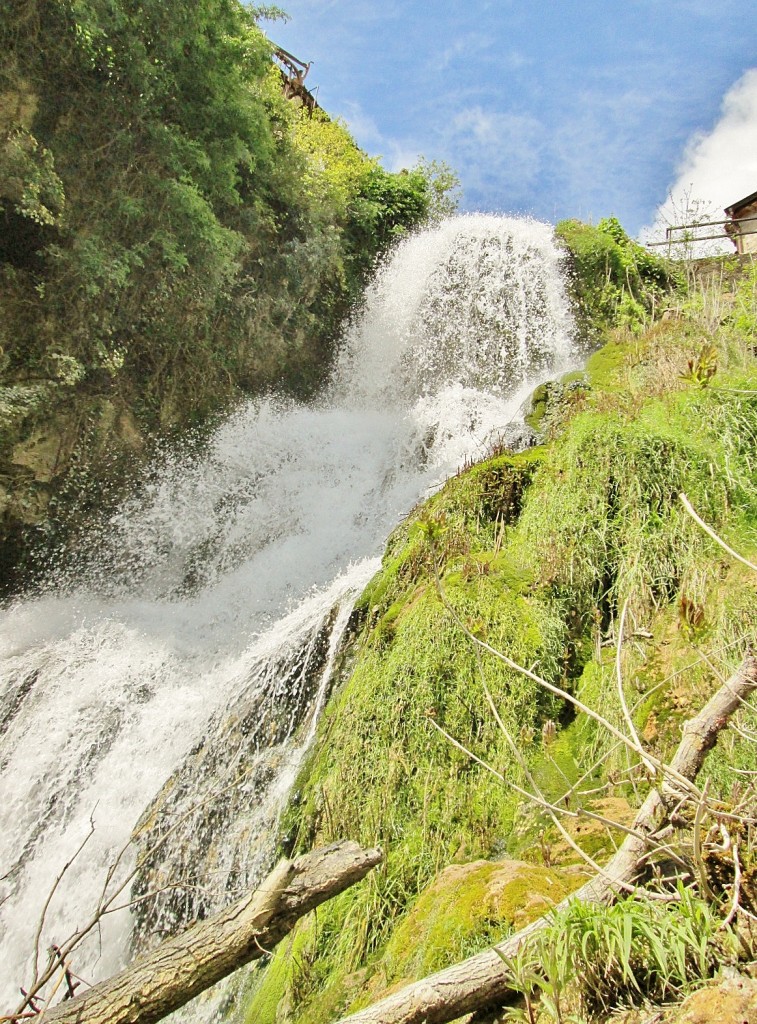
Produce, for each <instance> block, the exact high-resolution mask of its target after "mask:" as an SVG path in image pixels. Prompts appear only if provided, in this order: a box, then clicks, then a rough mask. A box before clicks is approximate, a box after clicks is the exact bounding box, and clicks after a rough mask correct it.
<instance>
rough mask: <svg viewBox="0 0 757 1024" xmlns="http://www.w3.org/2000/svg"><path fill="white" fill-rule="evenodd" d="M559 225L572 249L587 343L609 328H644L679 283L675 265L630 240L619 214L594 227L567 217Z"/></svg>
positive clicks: (573, 277)
mask: <svg viewBox="0 0 757 1024" xmlns="http://www.w3.org/2000/svg"><path fill="white" fill-rule="evenodd" d="M555 230H556V233H557V237H558V239H560V240H561V241H562V242H563V244H564V245H565V247H566V250H567V252H568V258H569V263H570V270H571V285H572V289H573V295H574V298H575V301H576V305H577V307H578V312H579V318H580V322H581V327H582V329H583V332H584V335H585V337H586V340H587V341H588V342H589V343H591V342H595V341H597V340H598V339H599V338H600V337H601V336H602V333H603V331H604V330H606V329H607V328H609V327H619V326H626V327H629V328H631V329H633V330H638V329H640V328H641V326H642V325H643V324H644V323H645V322H647V320H648V319H649V314H650V312H651V311H652V310H653V308H654V306H655V304H656V303H658V302H659V300H660V298H661V296H662V295H663V294H664V293H665V292H666V291H667V290H668V289H670V288H671V287H672V286H673V285H674V284H675V283H676V280H677V276H676V272H675V270H674V269H673V266H672V264H670V263H669V262H668V261H666V260H663V259H660V258H659V257H657V256H654V255H652V254H651V253H650V252H649V251H648V250H646V249H644V248H643V246H640V245H638V244H637V243H636V242H634V241H633V240H632V239H630V238H629V237H628V235H627V234H626V232H625V231H624V230H623V228H622V226H621V225H620V222H619V221H618V220H617V219H616V218H615V217H608V218H606V219H604V220H601V221H600V222H599V223H598V224H597V225H596V227H594V226H592V225H590V224H583V223H582V222H581V221H578V220H564V221H561V222H560V223H559V224H558V225H557V227H556V229H555Z"/></svg>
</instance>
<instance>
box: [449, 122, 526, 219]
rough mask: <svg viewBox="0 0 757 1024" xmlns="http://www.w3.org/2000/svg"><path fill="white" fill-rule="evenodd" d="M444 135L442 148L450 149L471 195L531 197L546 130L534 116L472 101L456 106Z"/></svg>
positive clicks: (514, 198) (514, 201) (522, 198)
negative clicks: (497, 108)
mask: <svg viewBox="0 0 757 1024" xmlns="http://www.w3.org/2000/svg"><path fill="white" fill-rule="evenodd" d="M444 134H445V138H444V147H443V148H444V150H446V151H447V152H449V153H450V154H454V157H453V159H454V163H455V167H456V169H457V170H458V171H459V172H460V173H461V177H462V180H463V186H464V188H465V191H466V193H467V194H470V195H471V196H472V197H473V198H474V200H475V199H477V198H478V193H480V192H490V193H491V194H492V195H493V196H495V198H497V199H500V200H502V199H504V197H505V196H507V197H509V201H510V202H511V203H514V204H515V203H519V202H522V201H523V200H524V198H530V197H531V191H532V189H533V186H534V183H535V182H536V180H537V178H538V176H539V173H540V171H541V169H542V164H543V156H544V135H545V133H544V129H543V126H542V125H541V123H540V122H539V121H538V120H537V119H536V118H535V117H531V116H530V115H528V114H517V113H508V112H502V111H498V110H493V109H486V108H485V107H482V106H472V107H467V108H465V109H463V110H459V111H458V112H457V113H456V114H455V115H454V116H453V117H452V119H451V121H450V122H449V126H448V128H447V129H446V131H445V133H444Z"/></svg>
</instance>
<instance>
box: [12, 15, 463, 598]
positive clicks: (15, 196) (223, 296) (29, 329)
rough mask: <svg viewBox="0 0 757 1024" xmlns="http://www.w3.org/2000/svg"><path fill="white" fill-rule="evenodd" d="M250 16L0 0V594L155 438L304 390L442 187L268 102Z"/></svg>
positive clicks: (332, 126) (330, 126)
mask: <svg viewBox="0 0 757 1024" xmlns="http://www.w3.org/2000/svg"><path fill="white" fill-rule="evenodd" d="M267 13H269V12H267V11H265V10H256V9H254V8H249V7H245V6H244V5H243V4H242V3H240V2H238V0H192V2H190V0H177V2H175V3H171V4H166V3H163V2H159V0H147V2H145V3H140V4H134V3H131V2H130V0H115V2H112V0H55V2H53V3H51V4H44V3H42V2H41V0H30V2H28V3H24V4H21V5H18V4H4V5H3V15H2V18H1V19H0V54H2V57H0V227H1V228H2V230H0V443H1V447H0V515H1V516H2V530H0V532H1V533H2V535H3V537H4V538H5V540H6V541H8V543H7V544H6V545H5V549H4V551H5V555H4V558H5V563H6V564H5V566H4V568H5V569H6V573H5V574H4V576H5V578H6V580H7V579H8V578H9V577H10V576H11V575H12V568H13V563H14V561H15V560H16V558H17V557H18V556H19V555H20V554H22V553H23V551H25V550H27V549H28V548H29V545H30V543H31V542H32V541H34V540H35V539H36V541H37V542H42V541H46V542H52V540H53V539H54V537H55V535H56V533H58V532H63V533H64V532H65V530H67V529H68V528H70V526H71V525H72V524H73V525H75V521H76V519H77V516H78V518H79V519H80V518H81V513H82V512H83V510H84V508H83V506H82V503H81V501H79V504H78V505H77V504H76V503H74V504H72V500H71V499H72V496H74V495H79V494H81V493H82V490H83V489H84V487H85V484H86V480H87V479H88V478H90V477H91V478H93V479H96V480H97V481H98V482H99V486H98V488H97V493H96V494H93V495H91V496H90V497H89V499H87V500H85V501H84V506H86V508H87V509H91V508H92V507H97V506H98V505H101V504H102V502H103V493H102V492H103V486H104V485H106V484H107V483H108V481H110V482H111V483H113V482H115V481H117V479H118V477H119V475H122V474H123V472H124V471H125V470H126V468H127V466H128V465H129V464H130V463H133V462H135V461H139V460H140V459H141V458H142V456H143V454H144V451H145V449H146V447H149V444H150V440H151V439H152V438H154V437H156V436H166V435H170V434H172V433H174V432H176V431H179V430H184V429H186V428H187V427H188V426H193V425H197V424H201V423H203V422H205V421H207V419H208V417H211V416H214V415H216V414H218V413H219V412H221V411H224V410H225V409H227V408H228V407H229V405H230V404H231V403H232V402H234V401H235V400H237V399H238V398H240V397H241V396H243V395H245V394H250V393H259V392H261V391H263V390H265V389H266V388H267V387H270V386H273V385H274V384H275V385H276V386H277V387H279V388H284V389H286V390H289V391H290V392H293V393H296V394H299V395H307V394H310V393H312V391H313V390H314V389H315V388H316V387H317V386H318V384H319V383H320V382H321V381H322V380H323V379H324V375H325V374H326V372H327V371H328V368H329V362H330V357H331V353H332V349H333V344H334V341H335V339H336V337H337V335H338V332H339V327H340V324H341V323H342V321H343V319H344V317H345V315H346V314H347V313H348V311H349V310H350V308H351V306H352V305H353V303H354V302H355V301H356V300H357V298H358V297H359V296H360V294H361V291H362V288H363V285H364V283H365V280H366V277H367V275H368V274H369V273H370V272H371V270H372V269H373V267H374V265H375V262H376V260H377V259H378V258H379V257H380V256H381V254H382V253H383V252H385V251H386V249H387V247H388V246H389V245H391V244H392V242H393V241H394V240H395V239H396V238H397V237H399V236H400V235H401V234H402V233H403V232H405V231H407V230H409V229H411V228H412V227H413V226H414V225H417V224H419V223H420V222H422V221H424V220H425V219H426V218H427V217H428V216H430V215H431V213H432V206H434V205H435V204H438V202H439V190H438V188H437V185H438V180H436V181H433V182H432V178H431V176H427V174H426V173H423V172H421V171H411V172H409V173H402V174H396V175H395V174H389V173H387V172H386V171H384V170H383V169H382V168H381V167H380V165H379V164H378V163H377V162H376V161H375V160H372V159H370V158H369V157H367V156H366V155H365V154H364V153H362V152H361V151H360V150H359V149H358V148H357V147H356V146H355V143H354V142H353V140H352V139H351V138H350V136H349V134H348V133H347V131H346V129H345V128H344V126H343V125H341V124H339V123H337V122H332V121H330V120H329V119H328V117H327V116H326V115H325V114H323V113H322V112H316V114H315V116H314V117H313V118H312V120H311V119H309V118H308V117H307V115H306V114H305V113H303V112H302V111H300V109H299V108H298V107H297V106H295V105H294V104H292V103H290V102H287V101H285V100H284V98H283V95H282V91H281V84H280V80H279V78H278V72H277V71H275V69H274V67H273V65H272V63H271V59H270V47H269V44H268V42H267V40H266V38H265V36H264V35H263V34H262V32H261V31H260V30H259V28H258V26H257V24H256V18H257V17H258V16H259V15H260V14H263V15H265V14H267ZM437 177H438V176H437ZM449 185H450V182H446V183H443V187H442V192H444V188H445V187H447V186H449ZM40 446H41V447H42V449H44V451H45V452H46V453H48V455H49V458H47V459H46V460H43V462H42V463H38V462H37V460H36V452H37V451H38V450H39V449H40ZM105 489H106V490H107V487H106V488H105ZM77 500H78V499H77ZM77 509H78V511H77ZM1 539H2V537H0V540H1Z"/></svg>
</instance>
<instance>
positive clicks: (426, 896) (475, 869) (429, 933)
mask: <svg viewBox="0 0 757 1024" xmlns="http://www.w3.org/2000/svg"><path fill="white" fill-rule="evenodd" d="M583 881H584V877H583V876H582V875H581V874H580V873H578V872H575V871H565V870H558V869H551V868H546V867H541V866H537V865H534V864H527V863H526V862H525V861H517V860H504V861H485V860H480V861H474V862H473V863H471V864H453V865H451V866H450V867H448V868H445V869H444V871H442V872H441V873H440V874H439V875H438V876H437V877H436V878H435V879H434V881H433V882H432V883H431V884H430V885H429V886H428V887H427V888H426V889H425V890H424V891H423V892H422V893H421V894H420V896H419V897H418V900H417V902H416V903H415V905H414V906H413V908H412V910H411V911H410V913H409V914H408V915H407V916H406V917H405V919H404V920H403V921H402V922H401V924H400V925H399V926H398V927H397V928H396V929H395V931H394V933H393V935H392V937H391V939H390V940H389V942H388V944H387V946H386V950H385V952H384V955H383V957H382V961H381V973H382V974H383V975H384V976H385V978H386V980H387V981H388V982H390V983H392V982H396V981H397V980H399V979H403V980H406V981H411V980H415V979H417V978H422V977H425V976H426V975H427V974H430V973H432V972H433V971H437V970H441V969H442V968H444V967H446V966H448V965H449V964H451V963H455V962H456V961H458V960H461V959H463V958H464V957H466V956H469V955H471V954H472V953H475V952H477V951H478V950H480V949H484V948H486V947H487V946H489V945H491V944H492V943H494V942H497V941H498V940H500V939H502V938H504V937H505V936H506V935H508V934H510V933H511V932H513V931H518V930H519V929H521V928H524V927H525V926H526V925H527V924H529V923H530V922H531V921H533V920H535V919H536V918H537V917H541V916H542V915H543V914H545V913H547V912H548V911H549V910H551V909H552V907H554V906H555V905H556V904H557V903H559V902H560V900H562V899H563V898H564V897H565V896H567V895H568V893H570V892H572V891H573V890H574V889H576V888H577V887H578V886H579V885H580V884H581V883H582V882H583ZM372 994H373V993H372ZM376 994H377V995H378V997H379V998H380V994H379V993H376Z"/></svg>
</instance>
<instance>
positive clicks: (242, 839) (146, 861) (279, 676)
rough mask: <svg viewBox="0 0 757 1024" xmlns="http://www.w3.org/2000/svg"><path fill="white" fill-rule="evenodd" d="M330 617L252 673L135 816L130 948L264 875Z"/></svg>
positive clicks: (320, 669) (323, 657)
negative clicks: (135, 865)
mask: <svg viewBox="0 0 757 1024" xmlns="http://www.w3.org/2000/svg"><path fill="white" fill-rule="evenodd" d="M334 617H335V615H334V613H333V612H332V614H330V615H329V616H328V617H327V618H326V620H325V621H324V622H322V623H321V624H320V626H319V627H318V628H317V629H316V630H314V631H313V632H312V633H310V634H308V635H306V636H305V637H303V638H300V641H299V643H297V644H294V645H292V646H288V647H284V648H282V650H281V651H280V652H279V654H278V655H277V657H276V658H275V659H273V660H272V661H270V662H268V663H265V664H261V665H260V666H258V669H259V671H258V672H257V673H256V674H254V675H253V676H252V677H251V678H250V681H249V683H248V686H247V687H246V688H245V690H244V691H243V692H242V693H241V694H240V695H239V696H238V697H237V698H236V699H235V700H234V701H233V703H232V704H231V705H229V706H228V707H227V708H226V709H225V710H224V711H223V713H222V714H220V715H218V716H217V717H216V719H215V720H214V721H213V722H212V723H211V724H210V727H209V729H208V732H207V734H206V736H205V737H204V739H203V740H202V742H201V743H200V744H199V745H198V746H197V747H195V748H194V749H193V750H192V751H190V753H189V754H188V755H187V757H186V758H185V760H184V763H183V764H182V765H181V766H180V767H179V768H178V769H177V770H176V771H175V772H174V773H173V775H172V776H171V777H170V778H169V779H168V781H167V782H166V783H165V785H164V786H163V788H162V790H161V791H160V793H159V794H158V795H157V797H156V798H155V800H154V801H153V802H152V804H151V805H150V806H149V807H148V808H147V810H146V811H145V813H144V815H143V816H142V818H141V820H140V822H139V823H138V825H137V828H136V830H135V841H136V844H137V861H138V865H139V866H138V871H137V875H136V878H135V881H134V885H133V889H132V897H133V898H134V899H136V900H139V901H140V902H139V903H138V904H137V908H136V923H135V929H134V936H133V945H134V947H135V949H137V950H141V949H143V948H144V947H145V946H148V945H149V946H153V945H155V944H157V942H158V941H160V940H161V939H162V938H165V937H167V936H168V935H171V934H173V933H174V932H176V931H177V930H179V929H180V928H181V927H182V926H184V925H185V924H187V923H189V922H191V921H194V920H197V919H202V918H204V917H206V916H207V915H208V914H209V913H211V912H213V911H215V910H217V909H218V907H219V906H222V905H224V904H225V903H227V902H228V901H229V900H231V899H234V898H236V897H237V896H238V895H241V893H242V892H244V891H246V890H248V889H249V888H251V887H252V886H254V885H255V884H256V882H257V881H258V880H259V878H260V876H261V875H262V874H264V872H265V871H266V870H267V868H268V866H269V862H270V858H271V856H272V853H273V843H274V832H275V828H276V824H277V820H278V811H279V808H280V803H281V800H282V798H283V797H284V796H285V795H286V793H287V792H288V781H289V780H290V776H291V774H292V773H293V771H294V770H296V767H297V765H298V764H299V757H300V756H301V750H298V749H297V742H298V738H299V739H301V737H302V734H303V733H304V732H305V731H306V729H307V726H308V724H309V722H310V720H311V716H312V714H313V711H314V706H315V703H316V698H317V695H318V691H319V688H320V687H321V685H322V684H323V682H324V678H323V677H324V672H325V671H326V669H327V664H328V656H329V649H330V641H331V627H332V625H333V620H334ZM150 894H157V895H155V896H152V897H151V896H150ZM146 897H149V898H146Z"/></svg>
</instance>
